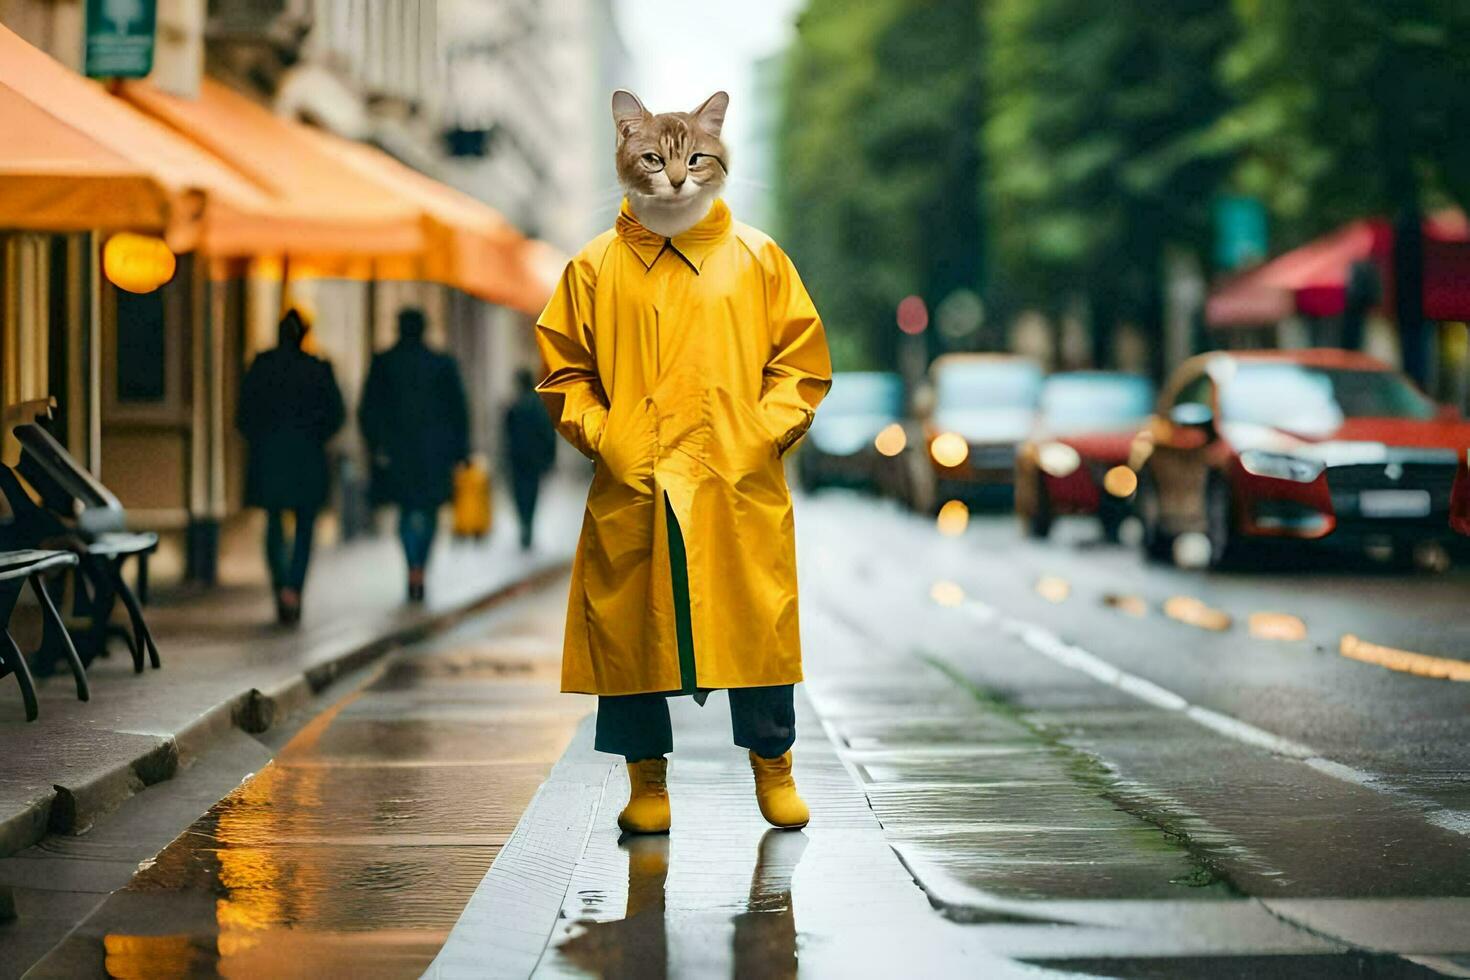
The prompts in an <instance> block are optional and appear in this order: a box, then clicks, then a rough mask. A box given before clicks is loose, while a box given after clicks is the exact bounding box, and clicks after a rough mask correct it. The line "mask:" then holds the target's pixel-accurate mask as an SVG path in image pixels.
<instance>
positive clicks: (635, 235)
mask: <svg viewBox="0 0 1470 980" xmlns="http://www.w3.org/2000/svg"><path fill="white" fill-rule="evenodd" d="M616 228H617V232H618V237H619V238H621V239H622V240H623V241H625V242H627V243H628V247H629V248H631V249H632V250H633V252H634V253H635V254H636V255H637V256H638V259H639V261H640V262H642V263H643V265H644V267H645V268H649V269H651V268H653V263H654V261H655V260H656V259H657V258H658V257H659V255H660V254H661V253H662V252H663V250H664V249H665V248H666V247H667V248H671V249H673V250H674V251H675V252H678V253H679V255H680V256H681V257H683V259H684V260H685V261H686V262H688V263H689V265H690V266H691V267H692V268H693V269H694V271H695V272H699V270H700V269H701V268H702V267H703V266H704V260H705V259H707V258H709V254H710V253H711V252H713V251H714V250H715V248H716V247H717V246H718V245H719V244H720V243H721V242H723V241H724V240H725V236H726V235H728V234H729V233H730V207H729V205H727V204H726V203H725V201H724V199H723V198H715V203H714V204H712V205H710V209H709V214H706V215H705V216H704V217H703V218H701V219H700V220H699V223H698V224H696V225H695V226H694V227H693V228H690V229H689V230H688V231H685V232H683V233H681V234H678V235H675V236H674V237H673V238H665V237H664V236H662V235H660V234H657V233H656V232H652V231H649V230H648V229H647V228H645V227H643V226H642V225H641V224H639V223H638V219H637V218H635V217H634V216H633V209H632V208H631V207H629V205H628V201H627V198H624V199H623V207H622V210H621V211H619V212H618V220H617V225H616Z"/></svg>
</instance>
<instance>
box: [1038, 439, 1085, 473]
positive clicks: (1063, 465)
mask: <svg viewBox="0 0 1470 980" xmlns="http://www.w3.org/2000/svg"><path fill="white" fill-rule="evenodd" d="M1036 461H1037V463H1039V464H1040V466H1041V468H1042V469H1043V470H1045V471H1046V473H1047V474H1048V475H1050V476H1057V477H1061V476H1071V475H1072V474H1073V473H1076V472H1077V467H1079V466H1081V465H1082V457H1081V456H1080V455H1078V453H1077V450H1075V449H1073V448H1072V447H1071V446H1069V445H1067V444H1066V443H1064V442H1048V443H1045V444H1044V445H1042V447H1041V448H1040V449H1039V450H1037V452H1036Z"/></svg>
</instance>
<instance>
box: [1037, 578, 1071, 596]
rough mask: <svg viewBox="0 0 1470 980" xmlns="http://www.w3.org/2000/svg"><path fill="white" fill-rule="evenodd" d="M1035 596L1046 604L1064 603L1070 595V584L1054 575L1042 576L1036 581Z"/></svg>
mask: <svg viewBox="0 0 1470 980" xmlns="http://www.w3.org/2000/svg"><path fill="white" fill-rule="evenodd" d="M1036 594H1037V595H1039V596H1041V597H1042V598H1043V599H1045V600H1046V601H1047V602H1066V601H1067V597H1068V596H1069V595H1071V594H1072V583H1070V582H1068V581H1067V580H1066V579H1064V578H1061V577H1059V576H1056V575H1043V576H1041V578H1039V579H1037V580H1036Z"/></svg>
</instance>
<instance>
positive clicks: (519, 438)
mask: <svg viewBox="0 0 1470 980" xmlns="http://www.w3.org/2000/svg"><path fill="white" fill-rule="evenodd" d="M505 445H506V457H507V459H508V460H509V462H510V486H511V491H512V493H513V494H514V496H515V501H516V517H517V518H518V519H519V520H520V524H521V550H522V551H528V550H530V547H531V538H532V528H533V527H534V525H535V522H536V498H537V497H539V496H540V495H541V478H542V477H544V476H545V475H546V473H547V471H549V470H550V469H551V467H552V465H553V464H554V463H555V462H556V429H555V428H554V427H553V426H552V424H551V418H550V416H548V415H547V414H546V406H545V405H543V404H542V403H541V398H540V396H539V395H537V394H536V379H535V377H534V376H532V374H531V372H530V371H527V370H526V369H525V368H522V369H521V370H519V371H517V372H516V397H515V400H514V401H513V402H511V403H510V407H509V408H508V409H506V410H505Z"/></svg>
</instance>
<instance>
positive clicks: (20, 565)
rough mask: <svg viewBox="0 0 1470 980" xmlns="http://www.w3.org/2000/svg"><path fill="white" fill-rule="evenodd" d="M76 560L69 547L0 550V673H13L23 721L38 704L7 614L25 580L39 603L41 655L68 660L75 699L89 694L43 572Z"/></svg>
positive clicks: (33, 717) (36, 710)
mask: <svg viewBox="0 0 1470 980" xmlns="http://www.w3.org/2000/svg"><path fill="white" fill-rule="evenodd" d="M77 563H78V558H77V556H76V555H75V554H74V553H72V552H70V551H47V550H41V549H23V550H19V551H0V623H3V624H4V625H3V627H0V629H3V632H4V634H5V635H4V637H3V642H0V677H5V676H7V675H9V674H14V675H15V679H16V681H17V682H19V684H20V696H21V698H22V699H23V700H24V701H25V709H26V721H35V720H36V717H37V715H39V714H40V708H39V706H38V705H37V703H36V687H35V682H34V681H33V680H32V678H31V670H30V666H29V665H28V664H27V663H26V657H25V654H24V653H22V652H21V649H20V645H19V644H18V643H16V642H15V637H13V636H11V634H10V617H11V615H12V614H13V613H14V612H15V606H16V603H17V601H19V599H20V593H21V589H22V588H23V587H24V586H25V583H26V582H30V584H31V590H32V591H33V592H34V593H35V595H36V602H37V603H39V604H40V606H41V647H40V651H39V653H40V654H41V655H43V656H48V655H49V656H53V657H56V658H58V659H65V660H66V661H67V663H68V664H70V666H71V671H72V676H73V677H74V678H75V680H76V685H77V699H78V700H81V701H86V700H88V699H89V698H90V697H91V693H90V691H89V690H88V688H87V672H86V670H85V668H84V667H83V666H82V661H81V658H80V657H78V656H77V651H76V647H75V646H73V645H72V642H71V637H70V636H69V635H68V634H67V632H66V626H65V624H63V623H62V621H61V615H60V614H59V613H58V612H57V611H56V604H55V603H54V602H52V601H51V594H50V593H49V592H48V591H47V590H46V583H45V581H44V576H45V575H46V574H47V573H48V572H53V571H56V570H59V569H67V568H72V567H74V566H76V565H77Z"/></svg>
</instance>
